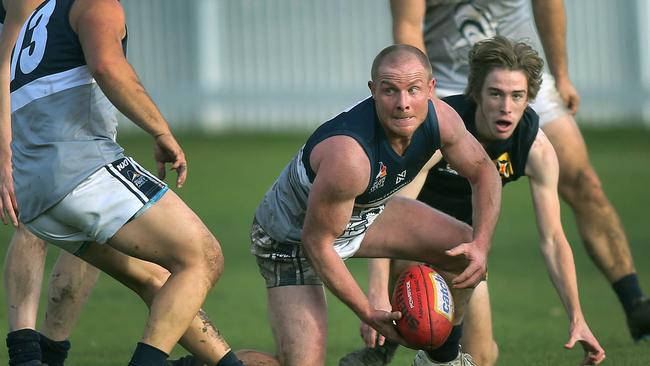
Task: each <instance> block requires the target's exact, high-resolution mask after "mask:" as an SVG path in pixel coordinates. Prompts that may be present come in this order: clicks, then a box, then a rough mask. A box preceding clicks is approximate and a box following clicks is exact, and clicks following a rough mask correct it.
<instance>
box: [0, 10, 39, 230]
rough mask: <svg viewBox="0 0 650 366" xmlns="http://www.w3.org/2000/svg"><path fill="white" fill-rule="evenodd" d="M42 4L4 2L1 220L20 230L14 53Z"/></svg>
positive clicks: (0, 53)
mask: <svg viewBox="0 0 650 366" xmlns="http://www.w3.org/2000/svg"><path fill="white" fill-rule="evenodd" d="M41 2H43V1H42V0H4V1H3V2H2V4H3V6H4V8H5V10H6V16H5V20H4V25H3V27H2V32H1V34H0V218H1V219H2V222H3V223H4V224H5V225H6V224H7V223H8V222H11V223H12V224H13V225H14V226H18V203H17V202H16V194H15V192H14V183H13V177H12V165H11V100H10V94H11V93H10V91H9V84H10V82H11V80H10V79H11V72H10V65H11V52H12V50H13V48H14V44H15V43H16V39H17V38H18V33H20V29H21V27H22V25H23V23H24V22H25V20H26V19H27V16H29V14H30V13H31V12H32V11H34V9H35V8H36V7H37V6H38V5H39V4H40V3H41Z"/></svg>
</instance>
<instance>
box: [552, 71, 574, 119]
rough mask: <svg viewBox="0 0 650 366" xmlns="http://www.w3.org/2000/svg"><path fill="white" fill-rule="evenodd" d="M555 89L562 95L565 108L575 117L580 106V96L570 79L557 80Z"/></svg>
mask: <svg viewBox="0 0 650 366" xmlns="http://www.w3.org/2000/svg"><path fill="white" fill-rule="evenodd" d="M555 87H556V88H557V91H558V93H560V98H562V101H563V102H564V106H565V107H566V108H567V109H568V110H569V111H570V112H571V114H572V115H574V116H575V115H576V113H577V112H578V107H579V106H580V94H578V90H576V88H575V86H573V84H572V83H571V80H569V79H564V80H555Z"/></svg>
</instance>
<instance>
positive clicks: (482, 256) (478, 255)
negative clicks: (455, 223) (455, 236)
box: [445, 242, 487, 288]
mask: <svg viewBox="0 0 650 366" xmlns="http://www.w3.org/2000/svg"><path fill="white" fill-rule="evenodd" d="M445 254H447V255H448V256H451V257H458V256H462V257H464V258H465V259H466V260H467V261H468V262H469V264H468V265H467V267H466V268H465V270H464V271H463V273H461V274H460V275H458V276H457V277H456V278H454V279H453V280H452V282H451V283H452V286H453V287H454V288H469V287H476V285H478V284H479V282H481V281H483V280H484V279H485V276H486V273H487V251H486V250H484V249H483V247H482V246H479V245H477V244H476V243H474V242H471V243H463V244H460V245H458V246H456V247H454V248H451V249H449V250H447V251H446V252H445Z"/></svg>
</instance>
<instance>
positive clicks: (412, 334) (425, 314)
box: [391, 264, 454, 350]
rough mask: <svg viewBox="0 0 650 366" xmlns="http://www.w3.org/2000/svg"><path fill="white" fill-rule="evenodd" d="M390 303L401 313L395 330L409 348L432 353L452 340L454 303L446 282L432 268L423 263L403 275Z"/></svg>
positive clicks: (409, 268) (408, 269)
mask: <svg viewBox="0 0 650 366" xmlns="http://www.w3.org/2000/svg"><path fill="white" fill-rule="evenodd" d="M391 303H392V306H393V311H400V312H402V317H401V318H400V319H399V320H397V321H396V322H395V327H396V328H397V331H398V332H399V334H400V335H401V336H402V337H403V338H404V340H406V342H408V345H407V346H408V347H410V348H413V349H424V350H431V349H435V348H438V347H440V346H441V345H442V344H443V343H444V342H445V341H446V340H447V337H449V333H450V332H451V328H452V324H453V319H454V300H453V298H452V297H451V292H450V291H449V287H448V286H447V283H446V282H445V280H444V279H443V278H442V276H441V275H440V274H438V272H436V271H435V270H433V269H432V268H430V267H428V266H425V265H422V264H420V265H414V266H411V267H408V268H407V269H406V270H405V271H404V272H402V274H401V275H400V276H399V278H398V279H397V282H396V283H395V289H394V290H393V297H392V299H391Z"/></svg>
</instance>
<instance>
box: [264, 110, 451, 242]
mask: <svg viewBox="0 0 650 366" xmlns="http://www.w3.org/2000/svg"><path fill="white" fill-rule="evenodd" d="M337 135H344V136H350V137H352V138H353V139H355V140H356V141H357V142H358V143H359V145H361V147H362V148H363V149H364V151H365V153H366V155H367V156H368V159H369V160H370V167H371V174H370V180H369V181H368V186H367V187H366V190H365V191H364V192H363V194H361V195H359V196H358V197H357V198H356V199H355V203H354V209H353V213H352V217H351V219H350V222H349V223H348V225H347V227H346V229H345V231H344V233H343V234H342V235H341V236H340V237H339V238H337V239H336V241H335V243H334V246H335V248H336V246H337V244H338V243H342V242H346V241H348V240H350V239H351V238H354V237H357V236H358V235H361V234H363V233H365V231H366V230H367V229H368V227H369V226H370V224H372V222H373V221H374V219H375V218H376V217H377V216H378V215H379V214H380V213H381V212H382V211H383V209H384V205H385V203H386V201H387V200H388V199H389V198H390V197H392V196H393V195H394V194H395V193H396V192H397V191H398V190H399V189H400V188H402V187H404V186H405V185H407V184H408V183H409V182H411V181H412V180H413V178H414V177H415V176H416V175H417V174H418V172H419V171H420V170H421V169H422V167H423V166H424V165H425V164H426V163H427V161H429V159H430V158H431V157H432V155H433V154H434V153H435V152H436V151H437V150H438V149H439V148H440V133H439V130H438V120H437V116H436V112H435V110H434V107H433V103H432V102H431V101H429V112H428V114H427V117H426V120H425V121H424V123H422V124H421V125H420V126H419V127H418V129H417V130H416V131H415V134H414V135H413V139H412V141H411V144H410V145H409V147H408V148H407V150H406V151H405V153H404V155H403V156H399V155H398V154H396V153H395V151H394V150H393V149H392V147H391V146H390V144H389V143H388V140H387V138H386V135H385V134H384V130H383V128H382V126H381V124H380V122H379V120H378V118H377V112H376V110H375V101H374V99H373V98H372V97H369V98H367V99H365V100H363V101H361V102H360V103H358V104H356V105H355V106H353V107H352V108H350V109H348V110H346V111H344V112H342V113H341V114H339V115H338V116H336V117H334V118H333V119H331V120H329V121H327V122H325V123H324V124H322V125H321V126H320V127H319V128H318V129H317V130H316V131H315V132H314V133H313V134H312V135H311V136H310V137H309V139H308V140H307V142H306V143H305V145H304V146H303V147H302V148H301V149H300V151H299V152H298V154H297V155H296V156H295V157H294V158H293V159H292V160H291V162H289V164H288V165H287V166H286V167H285V168H284V170H283V171H282V173H281V174H280V176H279V178H278V179H277V181H276V182H275V183H274V184H273V185H272V187H271V188H270V189H269V191H268V192H266V195H265V196H264V198H263V199H262V202H261V203H260V205H259V206H258V207H257V210H256V212H255V221H256V222H257V223H258V224H259V225H260V226H261V228H262V229H263V230H264V231H265V232H266V233H267V235H268V236H270V237H271V238H273V239H274V240H275V241H278V242H284V243H293V244H300V242H301V235H302V227H303V223H304V219H305V212H306V210H307V198H308V196H309V191H310V189H311V185H312V183H313V181H314V178H315V173H314V171H313V170H312V169H311V166H310V163H309V157H310V155H311V152H312V149H313V148H314V147H315V146H316V145H317V144H318V143H320V142H321V141H323V140H325V139H327V138H329V137H332V136H337ZM339 254H341V253H339Z"/></svg>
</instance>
